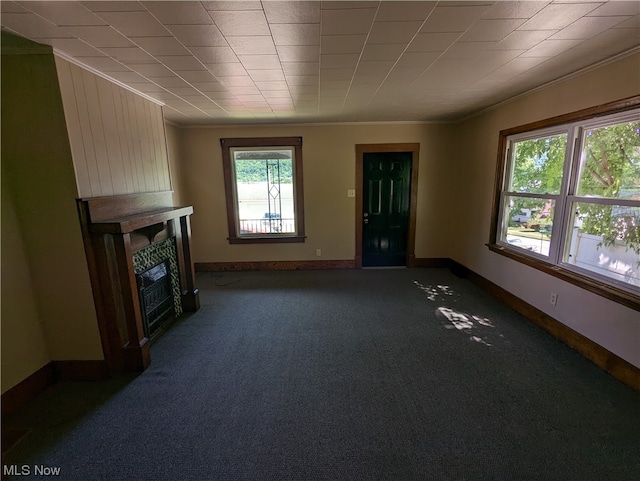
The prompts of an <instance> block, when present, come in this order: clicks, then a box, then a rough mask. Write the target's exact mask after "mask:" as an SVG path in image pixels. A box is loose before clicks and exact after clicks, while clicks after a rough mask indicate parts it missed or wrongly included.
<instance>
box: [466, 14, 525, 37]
mask: <svg viewBox="0 0 640 481" xmlns="http://www.w3.org/2000/svg"><path fill="white" fill-rule="evenodd" d="M525 21H526V20H525V19H522V18H512V19H495V20H478V21H477V22H476V23H474V24H473V25H472V26H471V27H470V28H469V30H467V31H466V32H465V33H464V35H462V37H460V40H462V41H464V42H492V41H496V42H499V41H500V40H502V39H504V38H505V37H506V36H507V35H509V34H510V33H511V32H513V31H514V30H515V29H517V28H518V27H519V26H520V25H522V24H523V23H524V22H525Z"/></svg>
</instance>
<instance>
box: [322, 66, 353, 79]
mask: <svg viewBox="0 0 640 481" xmlns="http://www.w3.org/2000/svg"><path fill="white" fill-rule="evenodd" d="M355 70H356V69H355V67H353V68H323V69H322V70H321V71H320V78H321V79H322V80H350V79H351V78H352V77H353V73H354V72H355Z"/></svg>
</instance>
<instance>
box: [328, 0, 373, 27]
mask: <svg viewBox="0 0 640 481" xmlns="http://www.w3.org/2000/svg"><path fill="white" fill-rule="evenodd" d="M327 3H328V4H330V5H331V4H332V2H327ZM375 13H376V10H375V9H373V8H370V9H361V8H356V9H337V10H322V23H321V25H322V26H321V30H320V32H321V34H322V35H353V34H358V33H360V34H368V33H369V30H370V29H371V24H372V23H373V18H374V16H375Z"/></svg>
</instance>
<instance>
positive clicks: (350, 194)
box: [347, 189, 356, 197]
mask: <svg viewBox="0 0 640 481" xmlns="http://www.w3.org/2000/svg"><path fill="white" fill-rule="evenodd" d="M355 196H356V190H355V189H348V190H347V197H355Z"/></svg>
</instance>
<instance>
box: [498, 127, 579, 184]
mask: <svg viewBox="0 0 640 481" xmlns="http://www.w3.org/2000/svg"><path fill="white" fill-rule="evenodd" d="M566 147H567V135H566V134H559V135H552V136H549V137H541V138H539V139H532V140H523V141H519V142H514V143H513V170H512V175H511V182H510V187H509V190H510V191H511V192H527V193H532V194H558V193H559V192H560V187H561V186H562V170H563V167H564V159H565V152H566Z"/></svg>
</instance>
